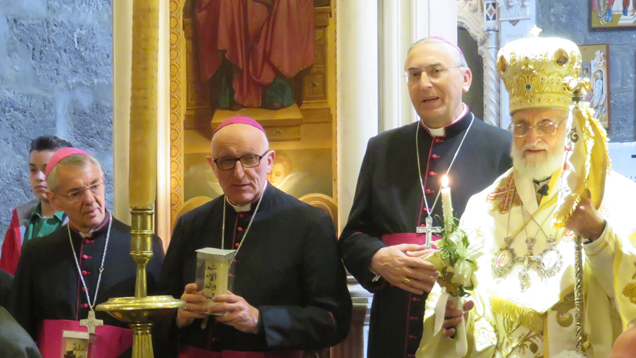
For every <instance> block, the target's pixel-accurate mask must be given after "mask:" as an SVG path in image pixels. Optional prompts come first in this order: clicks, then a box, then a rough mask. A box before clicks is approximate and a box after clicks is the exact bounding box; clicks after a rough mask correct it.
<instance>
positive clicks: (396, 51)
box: [378, 0, 417, 132]
mask: <svg viewBox="0 0 636 358" xmlns="http://www.w3.org/2000/svg"><path fill="white" fill-rule="evenodd" d="M378 10H379V28H380V34H379V36H378V40H379V63H378V65H379V69H380V77H379V87H380V128H379V130H380V132H383V131H386V130H389V129H392V128H397V127H401V126H403V125H404V124H408V123H412V122H413V121H414V120H416V118H414V114H415V112H414V111H413V106H412V105H411V100H410V98H409V92H408V87H407V85H406V81H405V78H404V62H405V60H406V53H407V51H408V49H409V46H410V45H411V44H412V43H413V42H415V41H417V39H416V38H414V35H415V33H414V31H412V28H411V23H412V20H413V19H412V15H411V14H412V10H413V9H412V7H411V3H410V1H394V0H380V1H379V9H378Z"/></svg>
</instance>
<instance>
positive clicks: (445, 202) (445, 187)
mask: <svg viewBox="0 0 636 358" xmlns="http://www.w3.org/2000/svg"><path fill="white" fill-rule="evenodd" d="M442 211H443V213H444V227H447V224H446V223H447V222H448V219H450V218H452V217H453V202H452V201H451V189H450V186H449V181H448V175H444V176H443V177H442Z"/></svg>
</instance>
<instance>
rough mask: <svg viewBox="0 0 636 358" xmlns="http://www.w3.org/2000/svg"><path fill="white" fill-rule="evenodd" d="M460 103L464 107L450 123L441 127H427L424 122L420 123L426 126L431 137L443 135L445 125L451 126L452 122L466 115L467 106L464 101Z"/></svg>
mask: <svg viewBox="0 0 636 358" xmlns="http://www.w3.org/2000/svg"><path fill="white" fill-rule="evenodd" d="M462 105H463V106H464V109H463V110H462V113H460V114H459V117H457V118H456V119H455V120H454V121H453V122H452V123H451V124H448V125H445V126H444V127H442V128H429V127H427V126H426V124H424V122H422V121H420V123H422V126H424V128H426V130H427V131H428V133H429V134H430V135H431V137H445V136H446V127H448V126H452V125H453V124H455V123H457V122H459V121H460V120H461V119H462V118H464V116H466V113H468V106H467V105H466V104H464V103H462Z"/></svg>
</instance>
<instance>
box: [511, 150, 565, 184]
mask: <svg viewBox="0 0 636 358" xmlns="http://www.w3.org/2000/svg"><path fill="white" fill-rule="evenodd" d="M525 149H526V148H521V149H517V147H515V145H514V143H513V144H512V149H511V150H510V155H511V156H512V167H513V168H514V169H515V170H516V171H517V172H518V173H519V174H520V175H521V176H523V177H529V178H531V179H534V180H543V179H545V178H547V177H549V176H551V175H552V173H554V172H555V171H556V170H557V169H559V168H561V167H562V166H563V154H564V151H565V143H564V144H563V146H561V147H558V148H554V149H553V150H552V151H549V149H548V152H547V153H545V154H540V155H530V156H529V157H528V158H524V157H523V151H524V150H525ZM540 149H545V148H540Z"/></svg>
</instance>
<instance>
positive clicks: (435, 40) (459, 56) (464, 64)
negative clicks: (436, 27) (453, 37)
mask: <svg viewBox="0 0 636 358" xmlns="http://www.w3.org/2000/svg"><path fill="white" fill-rule="evenodd" d="M426 43H436V44H442V45H445V46H446V47H449V48H452V49H453V53H454V54H455V56H456V58H455V61H456V62H457V66H460V67H466V68H468V63H467V62H466V57H464V54H463V53H461V52H460V51H458V50H457V48H456V47H455V46H453V45H451V44H449V43H447V42H446V41H444V40H441V39H438V38H435V37H425V38H423V39H420V40H418V41H416V42H414V43H413V44H412V45H411V46H410V47H409V50H408V52H407V53H406V54H407V55H408V54H409V53H410V52H411V50H413V49H414V48H416V47H418V46H421V45H424V44H426Z"/></svg>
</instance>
